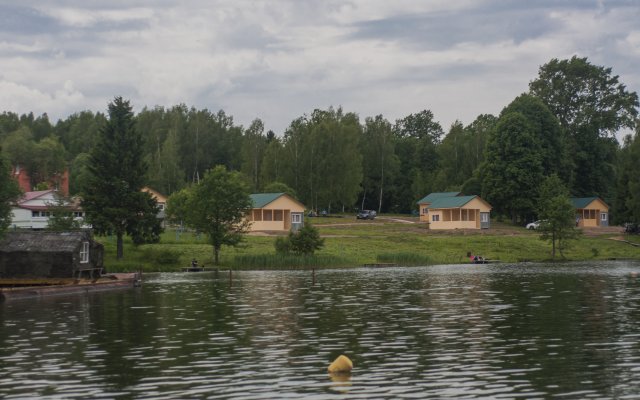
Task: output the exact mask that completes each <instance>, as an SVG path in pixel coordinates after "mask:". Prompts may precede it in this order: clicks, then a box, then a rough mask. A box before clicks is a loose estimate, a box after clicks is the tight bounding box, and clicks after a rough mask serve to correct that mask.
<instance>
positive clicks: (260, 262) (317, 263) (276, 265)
mask: <svg viewBox="0 0 640 400" xmlns="http://www.w3.org/2000/svg"><path fill="white" fill-rule="evenodd" d="M346 265H349V262H348V261H346V260H343V259H341V258H340V257H336V256H331V255H307V256H303V255H292V254H288V255H284V254H245V255H237V256H235V257H234V258H233V259H232V260H231V262H230V266H231V267H232V268H234V269H258V270H277V269H306V268H320V267H336V266H346Z"/></svg>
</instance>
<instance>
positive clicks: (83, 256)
mask: <svg viewBox="0 0 640 400" xmlns="http://www.w3.org/2000/svg"><path fill="white" fill-rule="evenodd" d="M80 262H81V263H83V264H86V263H88V262H89V242H82V250H80Z"/></svg>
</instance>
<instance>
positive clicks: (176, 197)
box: [165, 188, 191, 226]
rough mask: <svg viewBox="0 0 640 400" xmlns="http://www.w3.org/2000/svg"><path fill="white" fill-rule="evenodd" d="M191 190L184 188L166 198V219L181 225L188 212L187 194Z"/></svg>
mask: <svg viewBox="0 0 640 400" xmlns="http://www.w3.org/2000/svg"><path fill="white" fill-rule="evenodd" d="M190 194H191V190H190V189H189V188H184V189H181V190H178V191H177V192H174V193H173V194H172V195H171V196H169V198H168V199H167V209H166V210H165V212H166V216H167V219H168V220H169V221H170V222H172V223H176V224H180V226H183V225H184V223H185V221H186V220H187V217H188V214H189V206H188V203H189V196H190Z"/></svg>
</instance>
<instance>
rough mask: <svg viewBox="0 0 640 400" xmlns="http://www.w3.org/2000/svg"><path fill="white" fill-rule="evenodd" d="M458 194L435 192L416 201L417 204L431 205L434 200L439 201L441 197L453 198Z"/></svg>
mask: <svg viewBox="0 0 640 400" xmlns="http://www.w3.org/2000/svg"><path fill="white" fill-rule="evenodd" d="M459 194H460V192H435V193H431V194H429V195H427V196H425V197H424V198H422V199H421V200H420V201H418V204H422V203H433V202H434V201H435V200H436V199H440V198H443V197H455V196H458V195H459Z"/></svg>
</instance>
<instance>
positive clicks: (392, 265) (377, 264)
mask: <svg viewBox="0 0 640 400" xmlns="http://www.w3.org/2000/svg"><path fill="white" fill-rule="evenodd" d="M362 266H363V267H365V268H389V267H397V266H398V264H395V263H375V264H363V265H362Z"/></svg>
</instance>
